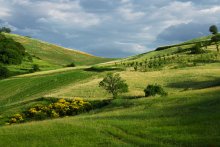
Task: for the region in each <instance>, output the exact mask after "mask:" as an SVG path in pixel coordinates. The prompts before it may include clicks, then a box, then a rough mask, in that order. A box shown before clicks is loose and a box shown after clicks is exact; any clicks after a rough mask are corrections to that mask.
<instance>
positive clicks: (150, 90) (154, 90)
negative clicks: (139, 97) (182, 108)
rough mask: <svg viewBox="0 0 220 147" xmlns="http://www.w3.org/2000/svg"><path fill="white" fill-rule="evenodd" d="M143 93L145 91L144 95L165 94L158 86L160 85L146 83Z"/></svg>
mask: <svg viewBox="0 0 220 147" xmlns="http://www.w3.org/2000/svg"><path fill="white" fill-rule="evenodd" d="M144 93H145V97H148V96H155V95H156V94H159V95H162V96H165V95H167V93H166V92H165V91H164V89H163V88H162V87H161V86H160V85H157V84H155V85H148V86H147V87H146V88H145V89H144Z"/></svg>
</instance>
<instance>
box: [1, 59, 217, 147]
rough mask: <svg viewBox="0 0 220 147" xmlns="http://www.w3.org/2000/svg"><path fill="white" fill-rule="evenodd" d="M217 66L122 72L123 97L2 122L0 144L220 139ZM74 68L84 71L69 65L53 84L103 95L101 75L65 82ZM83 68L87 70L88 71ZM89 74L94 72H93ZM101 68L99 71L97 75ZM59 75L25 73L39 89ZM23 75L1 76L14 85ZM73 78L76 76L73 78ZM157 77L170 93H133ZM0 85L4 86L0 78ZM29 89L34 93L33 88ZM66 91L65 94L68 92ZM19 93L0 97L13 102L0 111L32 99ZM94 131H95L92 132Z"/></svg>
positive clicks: (214, 141) (184, 142)
mask: <svg viewBox="0 0 220 147" xmlns="http://www.w3.org/2000/svg"><path fill="white" fill-rule="evenodd" d="M219 66H220V64H219V63H213V64H208V65H205V66H200V67H192V68H184V69H173V70H171V69H169V70H165V71H161V72H160V71H153V72H147V73H143V72H132V71H124V72H121V75H122V77H123V78H124V79H126V80H127V82H128V83H129V86H130V92H129V93H128V94H125V95H124V96H125V97H126V96H127V99H125V98H124V99H118V100H115V101H113V102H112V104H111V105H110V106H108V107H106V108H103V109H102V110H97V111H94V112H90V113H89V114H84V115H79V116H75V117H68V118H63V119H55V120H45V121H41V122H31V123H26V124H21V125H13V126H4V127H1V128H0V139H1V140H2V141H1V142H0V146H5V145H7V146H14V145H15V144H16V145H18V146H19V145H20V146H27V145H29V144H32V145H33V146H40V145H45V146H58V145H59V146H60V145H63V146H64V145H65V146H67V145H69V146H71V145H76V146H79V145H80V146H85V145H87V146H88V145H89V146H95V145H100V146H102V145H104V144H107V145H113V146H122V145H130V146H135V145H136V146H143V145H157V146H158V145H165V146H180V145H181V146H187V145H195V146H201V145H205V146H206V145H220V142H219V135H220V134H219V132H220V128H219V126H218V125H217V124H218V123H220V117H219V116H220V115H219V114H220V109H219V107H220V101H219V94H220V87H219V86H220V76H219V75H220V69H219ZM76 72H77V73H78V72H83V73H84V72H85V71H81V70H79V69H77V70H72V71H68V72H64V73H63V74H64V75H65V76H64V75H62V74H61V77H60V78H57V81H59V82H57V83H60V82H61V83H63V84H61V85H59V86H57V87H58V89H59V91H62V90H66V85H67V84H69V83H71V84H70V85H69V86H70V87H73V89H71V88H70V89H68V90H69V91H68V90H67V92H66V93H65V94H67V95H69V94H70V95H71V96H79V94H83V93H84V95H81V96H85V97H86V96H88V97H89V92H88V91H90V90H93V93H92V94H91V95H92V96H91V97H94V98H99V97H102V96H103V95H105V94H103V92H104V91H102V90H101V89H99V88H98V86H97V83H98V81H99V79H100V77H99V76H98V77H95V78H94V77H88V79H87V80H85V79H83V81H81V80H82V79H81V77H74V78H72V81H71V82H67V81H69V80H67V81H65V80H64V81H63V78H64V77H66V76H67V75H74V73H76ZM84 74H86V76H88V75H87V74H89V73H87V72H86V73H84ZM90 74H91V75H94V73H90ZM103 74H104V73H100V76H103ZM58 75H60V74H57V73H51V74H49V75H48V74H46V75H44V76H43V75H40V76H36V75H33V76H29V77H28V78H29V80H30V81H32V80H34V79H36V80H34V81H32V82H33V83H32V82H30V83H28V85H26V87H30V89H33V87H34V89H35V90H37V89H38V90H39V91H41V90H40V89H41V88H42V85H44V84H45V83H44V82H43V81H44V80H46V79H49V80H51V77H53V76H58ZM96 75H97V74H96ZM68 77H69V76H68ZM26 78H27V77H25V76H24V77H19V78H14V79H10V80H5V81H2V82H4V83H8V84H9V85H10V83H11V81H14V83H13V82H12V83H13V84H12V85H14V84H16V83H22V82H18V81H17V80H24V81H25V80H27V79H26ZM39 79H41V80H39ZM53 79H54V78H53ZM61 79H62V80H61ZM67 79H68V78H67ZM76 79H78V81H77V82H74V81H75V80H76ZM80 79H81V80H80ZM42 80H43V81H42ZM92 81H93V82H94V83H93V82H92ZM155 82H157V83H160V84H162V85H164V87H165V89H166V90H167V91H168V92H169V96H168V97H156V98H139V99H132V98H134V97H135V96H136V97H142V96H143V94H144V93H143V88H144V87H145V86H146V84H148V83H155ZM24 83H25V82H24ZM24 83H23V84H22V85H20V86H22V87H24V88H23V89H25V84H24ZM55 83H56V82H55ZM55 83H54V84H55ZM64 83H65V84H64ZM74 83H75V84H74ZM32 84H33V85H34V86H33V87H32V86H31V85H32ZM87 84H88V85H87ZM90 84H91V85H90ZM0 85H1V86H2V87H3V86H4V85H3V84H1V83H0ZM74 86H76V87H74ZM77 86H81V88H80V89H78V91H77V90H75V88H77ZM46 87H47V86H46ZM44 88H45V87H43V88H42V89H43V91H44V92H42V91H41V92H39V91H38V90H37V91H38V92H37V94H38V96H40V95H45V94H46V93H50V92H48V89H44ZM52 89H53V90H54V93H53V94H54V96H56V91H57V92H58V95H59V91H58V90H56V87H55V88H52ZM79 90H81V92H80V91H79ZM12 91H13V90H12ZM4 93H9V92H4ZM14 93H16V95H20V93H22V92H19V91H15V90H14ZM27 93H28V92H27ZM39 93H40V94H39ZM29 94H30V95H32V94H31V91H30V92H29ZM65 94H64V95H63V96H66V95H65ZM1 95H2V94H1ZM9 95H10V94H8V96H9ZM58 95H57V96H58ZM23 98H25V99H12V97H11V98H10V96H9V97H8V98H5V99H1V101H0V103H1V105H2V104H6V103H5V102H8V101H6V99H8V100H11V102H10V101H9V102H10V103H11V104H12V103H14V105H12V106H11V107H10V105H9V106H7V107H6V108H8V109H9V108H11V110H4V111H2V112H7V111H8V112H7V113H9V112H10V113H12V112H13V110H14V111H18V110H19V109H22V107H21V106H20V105H19V104H22V102H23V101H24V100H30V99H32V98H31V97H29V96H28V95H26V96H25V97H23ZM7 104H8V103H7ZM16 104H17V105H16ZM27 105H29V104H27ZM94 132H96V133H95V134H94ZM11 140H13V142H11ZM15 142H16V143H15Z"/></svg>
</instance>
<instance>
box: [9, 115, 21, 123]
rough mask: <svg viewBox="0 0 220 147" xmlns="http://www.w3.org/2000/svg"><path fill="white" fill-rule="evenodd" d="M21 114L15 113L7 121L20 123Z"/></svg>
mask: <svg viewBox="0 0 220 147" xmlns="http://www.w3.org/2000/svg"><path fill="white" fill-rule="evenodd" d="M23 121H24V119H23V116H22V115H21V114H15V115H14V116H13V117H12V118H11V119H10V120H9V123H10V124H13V123H20V122H23Z"/></svg>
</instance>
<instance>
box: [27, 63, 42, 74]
mask: <svg viewBox="0 0 220 147" xmlns="http://www.w3.org/2000/svg"><path fill="white" fill-rule="evenodd" d="M37 71H40V67H39V65H37V64H34V65H33V66H32V68H31V69H30V70H29V72H30V73H33V72H37Z"/></svg>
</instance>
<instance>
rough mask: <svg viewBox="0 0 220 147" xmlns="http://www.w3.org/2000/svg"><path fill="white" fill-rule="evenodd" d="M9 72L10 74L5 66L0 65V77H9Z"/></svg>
mask: <svg viewBox="0 0 220 147" xmlns="http://www.w3.org/2000/svg"><path fill="white" fill-rule="evenodd" d="M9 74H10V72H9V70H8V69H7V68H6V67H3V66H2V65H0V79H4V78H7V77H9Z"/></svg>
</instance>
